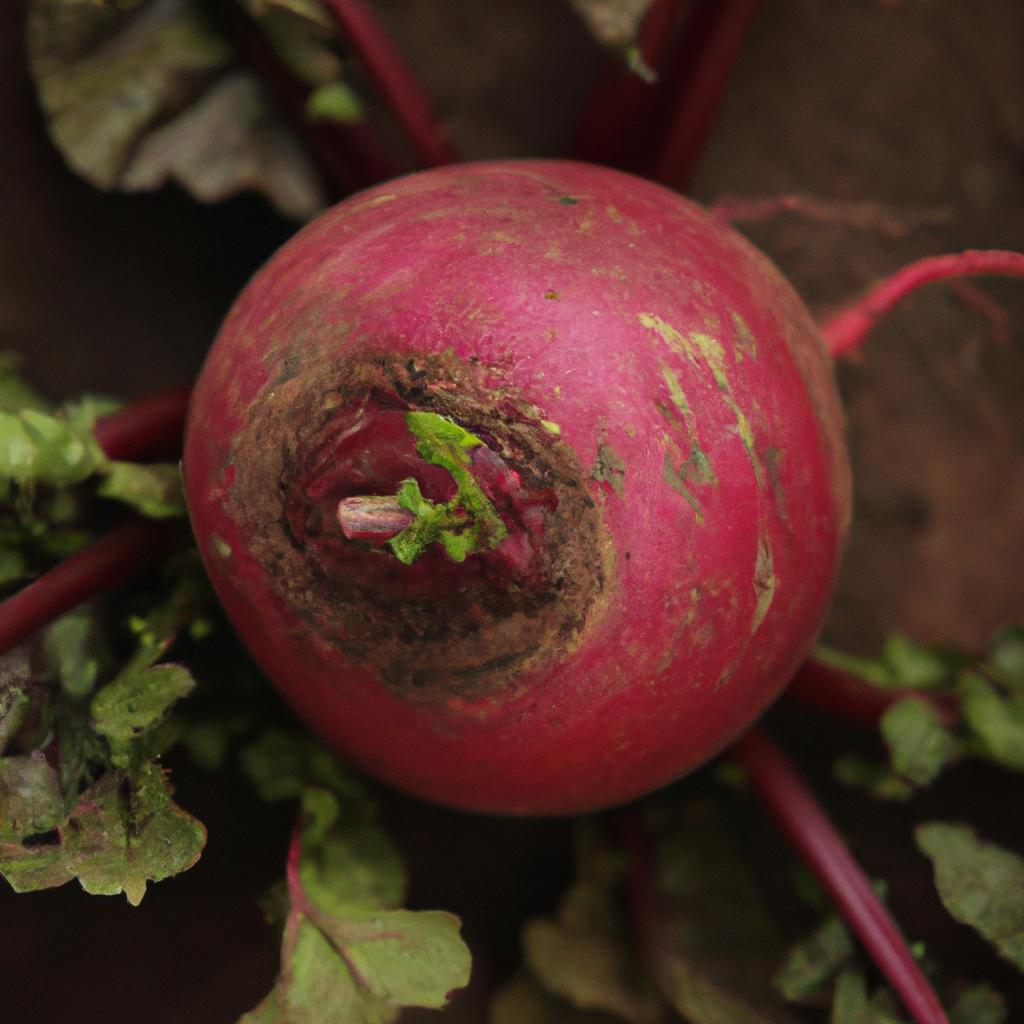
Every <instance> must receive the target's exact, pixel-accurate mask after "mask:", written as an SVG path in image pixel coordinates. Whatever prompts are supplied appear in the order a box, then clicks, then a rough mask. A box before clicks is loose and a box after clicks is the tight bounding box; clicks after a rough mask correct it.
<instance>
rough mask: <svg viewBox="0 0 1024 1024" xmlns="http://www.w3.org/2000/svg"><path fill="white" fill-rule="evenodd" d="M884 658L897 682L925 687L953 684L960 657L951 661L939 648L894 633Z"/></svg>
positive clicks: (885, 649) (918, 687) (914, 686)
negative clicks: (930, 647) (931, 647)
mask: <svg viewBox="0 0 1024 1024" xmlns="http://www.w3.org/2000/svg"><path fill="white" fill-rule="evenodd" d="M882 660H883V661H884V663H885V664H886V665H887V666H888V668H889V671H890V672H891V673H892V678H893V681H894V682H895V683H896V685H897V686H906V687H909V688H912V689H916V690H924V689H928V688H931V687H935V686H942V685H948V684H950V683H951V682H952V681H953V678H954V677H955V673H956V668H957V667H958V666H959V662H960V660H961V659H959V658H954V659H953V660H952V661H951V660H950V658H949V657H948V656H944V655H943V654H941V653H940V652H938V651H934V650H931V649H929V648H927V647H923V646H921V645H920V644H917V643H914V641H913V640H911V639H910V638H909V637H907V636H904V635H902V634H901V633H894V634H893V635H892V636H890V637H889V639H888V640H886V642H885V647H884V648H883V651H882Z"/></svg>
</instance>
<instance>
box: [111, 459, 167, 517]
mask: <svg viewBox="0 0 1024 1024" xmlns="http://www.w3.org/2000/svg"><path fill="white" fill-rule="evenodd" d="M103 475H104V477H103V482H102V483H101V484H100V486H99V487H98V488H97V491H96V493H97V494H99V495H100V496H101V497H103V498H112V499H114V500H115V501H122V502H124V503H125V504H126V505H130V506H131V507H132V508H134V509H136V510H137V511H139V512H141V513H142V514H143V515H144V516H150V517H151V518H153V519H169V518H173V517H174V516H183V515H185V495H184V492H183V490H182V486H181V473H180V471H179V470H178V467H177V466H176V465H171V464H160V463H156V464H150V465H139V464H136V463H133V462H109V463H107V465H106V466H105V467H104V469H103Z"/></svg>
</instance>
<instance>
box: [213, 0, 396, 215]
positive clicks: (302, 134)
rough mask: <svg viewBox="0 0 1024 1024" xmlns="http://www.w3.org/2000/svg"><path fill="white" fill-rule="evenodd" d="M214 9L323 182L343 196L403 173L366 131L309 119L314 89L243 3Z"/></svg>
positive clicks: (228, 0) (233, 0)
mask: <svg viewBox="0 0 1024 1024" xmlns="http://www.w3.org/2000/svg"><path fill="white" fill-rule="evenodd" d="M211 9H212V10H214V12H215V13H216V14H217V15H218V16H219V17H220V18H221V19H222V20H223V22H224V23H225V27H226V30H227V31H228V32H229V34H230V35H231V37H232V39H233V40H234V42H235V44H236V46H237V47H238V51H239V54H240V56H241V57H242V59H243V60H244V61H245V62H246V63H247V64H248V65H249V66H250V67H251V68H252V70H253V71H254V72H255V73H256V74H257V75H258V76H259V78H260V80H261V81H262V82H263V84H264V85H265V86H266V87H267V90H268V92H269V94H270V96H271V97H272V99H273V100H274V101H275V103H276V104H277V107H278V109H279V110H280V112H281V115H282V116H283V117H284V119H285V121H286V122H287V123H288V125H289V127H290V128H291V129H292V131H293V132H294V133H295V134H296V135H297V136H298V137H299V138H300V139H301V140H302V141H303V142H304V143H305V145H306V147H307V149H308V151H309V153H310V155H311V157H312V158H313V161H314V163H315V164H316V166H317V169H318V170H319V172H320V174H321V177H322V178H323V179H324V181H325V183H326V184H327V185H328V186H329V187H330V188H331V189H332V190H333V191H334V192H336V193H337V195H338V196H345V195H348V194H349V193H350V192H354V191H357V190H358V189H361V188H366V187H368V186H370V185H375V184H377V182H379V181H383V180H384V179H386V178H393V177H395V175H397V174H399V173H401V170H402V169H401V168H399V167H398V166H397V165H396V164H395V163H394V161H393V160H392V159H391V158H390V157H389V156H387V155H386V154H385V153H384V152H383V151H382V149H381V147H380V144H379V142H378V140H377V139H376V137H375V136H374V134H373V133H372V132H371V131H370V130H369V128H368V127H367V126H366V125H364V124H340V123H339V122H337V121H311V120H310V119H309V117H307V116H306V101H307V100H308V98H309V94H310V91H311V90H310V87H309V85H307V84H306V83H305V82H303V81H302V80H301V79H300V78H299V77H298V76H296V75H295V74H294V73H293V72H292V71H291V70H290V69H289V68H288V67H287V66H286V65H285V64H284V63H283V62H282V61H281V60H280V58H279V57H278V56H277V54H276V53H275V52H274V48H273V47H272V46H271V45H270V43H269V42H268V41H267V40H266V38H264V36H263V33H262V32H261V31H260V30H259V28H258V26H257V25H256V24H254V22H253V20H252V18H251V17H250V16H249V14H248V13H247V12H246V11H244V10H242V9H241V8H240V7H239V6H238V3H237V0H217V2H216V3H215V4H213V5H212V8H211Z"/></svg>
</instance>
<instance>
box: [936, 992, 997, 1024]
mask: <svg viewBox="0 0 1024 1024" xmlns="http://www.w3.org/2000/svg"><path fill="white" fill-rule="evenodd" d="M1007 1017H1008V1011H1007V1008H1006V1000H1005V999H1004V998H1003V997H1002V996H1001V995H1000V994H999V993H998V992H996V991H995V989H993V988H992V987H991V985H974V986H972V987H971V988H969V989H967V990H966V991H964V992H961V993H960V995H959V996H958V997H957V1000H956V1002H955V1003H954V1004H953V1005H952V1006H951V1007H950V1008H949V1024H1006V1020H1007Z"/></svg>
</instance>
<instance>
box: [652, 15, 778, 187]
mask: <svg viewBox="0 0 1024 1024" xmlns="http://www.w3.org/2000/svg"><path fill="white" fill-rule="evenodd" d="M760 6H761V0H701V2H700V3H699V4H698V5H697V7H696V9H695V10H694V12H693V14H692V15H691V17H690V18H689V20H688V21H687V24H686V27H685V29H684V31H683V34H682V38H681V40H680V45H679V48H678V49H677V52H676V54H675V56H674V58H673V61H672V66H671V68H670V69H669V70H668V71H667V72H666V75H665V81H664V85H663V87H662V88H661V90H660V91H659V98H660V106H661V110H660V111H659V112H658V114H657V115H656V117H655V126H654V131H655V134H654V137H653V138H652V139H651V145H652V147H653V148H654V151H655V153H656V156H655V158H654V160H653V163H652V167H651V171H650V177H651V178H653V179H654V180H655V181H659V182H661V183H662V184H663V185H668V186H669V187H670V188H683V187H685V185H686V184H687V182H688V181H689V178H690V176H691V175H692V173H693V169H694V167H695V166H696V163H697V160H698V158H699V157H700V154H701V152H702V151H703V148H704V143H705V141H706V140H707V137H708V134H709V133H710V131H711V128H712V126H713V125H714V122H715V117H716V115H717V114H718V110H719V107H720V106H721V104H722V100H723V98H724V96H725V90H726V87H727V86H728V84H729V78H730V76H731V75H732V70H733V67H734V66H735V64H736V60H737V58H738V57H739V55H740V51H741V50H742V48H743V42H744V40H745V39H746V36H747V32H748V31H749V29H750V26H751V24H752V23H753V21H754V18H755V16H756V14H757V12H758V9H759V8H760Z"/></svg>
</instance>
